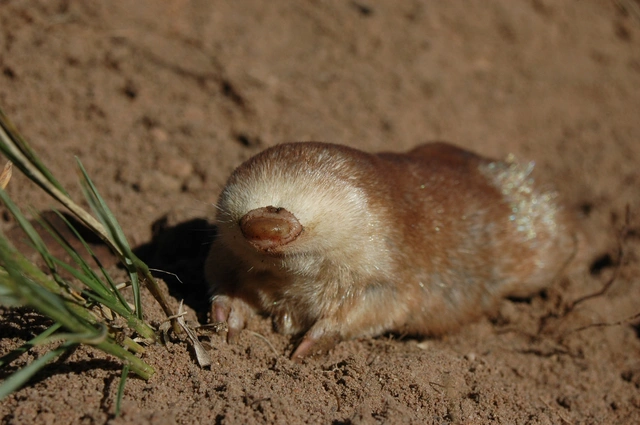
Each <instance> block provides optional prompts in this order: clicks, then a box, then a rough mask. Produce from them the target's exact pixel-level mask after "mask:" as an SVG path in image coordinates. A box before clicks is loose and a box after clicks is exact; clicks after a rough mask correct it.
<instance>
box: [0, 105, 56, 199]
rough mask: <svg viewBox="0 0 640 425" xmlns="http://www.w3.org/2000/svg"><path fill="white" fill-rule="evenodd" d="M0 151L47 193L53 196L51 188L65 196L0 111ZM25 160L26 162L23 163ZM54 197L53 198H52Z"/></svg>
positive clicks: (53, 178)
mask: <svg viewBox="0 0 640 425" xmlns="http://www.w3.org/2000/svg"><path fill="white" fill-rule="evenodd" d="M0 141H2V142H3V143H0V151H1V152H2V153H3V154H4V155H5V156H6V157H7V158H8V159H9V160H10V161H11V162H13V163H14V164H15V165H16V166H17V167H18V168H19V169H20V171H22V172H23V173H24V174H25V175H26V176H27V177H29V178H30V179H31V180H33V181H34V182H36V183H37V184H38V185H39V186H40V187H42V189H44V190H45V191H46V192H47V193H49V194H50V195H52V196H54V194H53V193H52V192H51V187H53V188H55V189H56V190H57V191H59V192H60V193H62V194H64V195H67V192H66V191H65V190H64V188H63V187H62V185H61V184H60V183H59V182H58V181H57V180H56V178H55V177H54V176H53V174H51V172H50V171H49V169H48V168H47V167H46V166H45V165H44V164H43V163H42V162H41V161H40V160H39V159H38V156H37V155H36V154H35V152H33V150H32V149H31V147H30V146H29V145H28V144H27V142H26V141H25V140H24V139H23V138H22V136H21V135H20V133H19V132H18V130H17V129H16V128H15V126H14V125H13V123H12V122H11V121H10V120H9V118H8V117H7V116H6V115H5V114H4V112H2V110H0ZM25 159H26V160H27V161H25ZM67 196H68V195H67ZM54 197H55V196H54Z"/></svg>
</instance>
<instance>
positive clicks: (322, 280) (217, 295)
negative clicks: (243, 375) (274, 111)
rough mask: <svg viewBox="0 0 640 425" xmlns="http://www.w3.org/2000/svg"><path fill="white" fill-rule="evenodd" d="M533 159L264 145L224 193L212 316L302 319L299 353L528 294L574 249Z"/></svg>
mask: <svg viewBox="0 0 640 425" xmlns="http://www.w3.org/2000/svg"><path fill="white" fill-rule="evenodd" d="M532 171H533V164H532V163H526V164H519V163H517V162H513V161H511V162H509V161H506V162H503V161H492V160H488V159H485V158H482V157H479V156H477V155H475V154H473V153H470V152H467V151H464V150H462V149H458V148H456V147H454V146H451V145H448V144H444V143H431V144H426V145H422V146H420V147H418V148H416V149H414V150H412V151H410V152H408V153H406V154H391V153H382V154H377V155H376V154H368V153H364V152H361V151H358V150H355V149H351V148H347V147H344V146H339V145H332V144H326V143H291V144H283V145H278V146H275V147H273V148H270V149H267V150H266V151H264V152H262V153H260V154H258V155H256V156H255V157H253V158H251V159H249V160H248V161H247V162H245V163H244V164H242V165H241V166H240V167H238V168H237V169H236V170H235V171H234V172H233V174H232V175H231V177H230V178H229V181H228V182H227V185H226V186H225V188H224V190H223V192H222V194H221V196H220V199H219V201H218V216H217V225H218V236H217V238H216V240H215V241H214V242H213V244H212V247H211V251H210V254H209V258H208V260H207V265H206V274H207V279H208V281H209V283H210V284H211V287H212V291H213V294H214V296H213V305H212V311H213V319H214V320H218V321H227V322H228V325H229V335H230V336H233V335H234V334H235V333H237V332H238V331H239V330H241V329H242V328H243V327H244V325H245V323H246V319H247V318H248V317H249V316H250V315H251V314H253V313H254V312H262V313H266V314H269V315H271V316H272V317H273V318H274V322H275V324H276V327H277V329H278V330H279V331H280V332H283V333H287V334H297V333H300V332H306V333H305V337H304V339H303V341H302V343H301V344H300V345H299V346H298V348H297V349H296V351H295V352H294V354H293V357H294V358H295V357H300V356H304V355H306V354H308V353H309V352H311V351H313V350H315V348H316V347H317V346H319V345H320V343H322V344H324V345H326V343H331V342H332V341H336V340H340V339H347V338H353V337H359V336H368V335H378V334H380V333H383V332H386V331H397V332H403V333H404V332H407V333H414V334H425V335H427V334H430V335H433V334H439V333H443V332H446V331H449V330H453V329H455V328H456V327H458V326H459V325H461V324H462V323H464V322H468V321H470V320H473V319H475V318H477V317H478V316H479V315H481V314H482V313H483V312H486V311H487V310H489V309H491V308H492V307H493V306H494V305H495V304H496V302H497V301H498V300H499V299H500V298H501V297H504V296H518V297H524V296H529V295H532V294H534V293H536V292H538V291H540V290H541V289H542V288H544V287H545V286H546V285H548V284H550V283H551V282H552V280H553V279H554V277H555V276H556V275H557V274H558V273H559V272H560V271H561V270H562V269H563V267H564V266H565V265H566V263H567V261H568V260H569V258H570V257H571V255H572V253H573V250H574V238H573V234H572V232H571V231H570V229H569V224H568V220H567V219H566V216H565V212H564V211H563V210H562V208H561V206H560V205H559V203H558V201H557V194H556V193H555V192H554V191H553V190H551V189H550V188H547V187H545V186H544V185H541V184H539V183H538V182H536V181H534V178H533V173H532Z"/></svg>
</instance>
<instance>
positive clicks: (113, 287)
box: [54, 210, 131, 311]
mask: <svg viewBox="0 0 640 425" xmlns="http://www.w3.org/2000/svg"><path fill="white" fill-rule="evenodd" d="M54 212H55V213H56V214H57V215H58V217H60V219H61V220H62V221H64V223H65V224H66V225H67V227H68V228H69V229H70V230H71V231H72V232H73V234H74V235H75V237H76V238H77V239H78V240H79V241H80V242H81V243H82V246H83V247H84V249H85V250H86V251H87V252H88V253H89V255H91V258H93V261H94V262H95V263H96V265H97V266H98V268H99V269H100V271H101V273H102V276H103V277H104V279H105V280H106V282H107V285H104V284H103V286H104V288H105V290H109V289H110V290H111V292H113V293H114V294H115V295H116V297H118V299H119V300H120V303H121V304H122V305H123V306H124V307H125V308H126V309H127V310H129V311H131V310H130V308H129V304H128V303H127V300H125V299H124V297H123V296H122V294H121V293H120V291H119V290H118V288H117V287H116V284H115V282H114V281H113V279H111V276H110V275H109V273H107V271H106V269H105V268H104V267H103V266H102V263H101V262H100V259H99V258H98V257H97V256H96V255H95V254H94V253H93V250H92V249H91V247H90V246H89V244H88V243H87V242H86V241H85V240H84V238H83V237H82V235H81V234H80V232H78V230H77V229H76V228H75V226H74V225H72V224H71V223H70V222H69V220H67V218H66V217H65V216H64V215H63V214H62V213H60V212H59V211H57V210H54ZM56 233H57V232H56ZM62 241H63V242H64V245H66V246H68V247H69V250H71V251H73V252H74V253H75V250H74V249H73V248H72V247H71V246H70V245H69V244H68V243H66V241H64V239H62ZM63 242H60V244H61V245H63ZM67 252H69V251H67ZM69 255H71V256H72V257H73V258H74V261H76V263H77V264H78V265H80V266H81V267H82V269H83V270H84V271H86V272H87V273H91V274H93V275H95V273H93V269H91V267H89V265H88V264H87V263H86V261H84V259H83V258H82V256H80V255H79V254H77V253H76V254H75V255H78V259H76V258H75V255H74V254H72V253H71V252H69ZM95 279H96V280H98V281H100V282H101V283H102V281H101V280H100V278H99V277H98V276H97V275H95Z"/></svg>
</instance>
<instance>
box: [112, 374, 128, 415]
mask: <svg viewBox="0 0 640 425" xmlns="http://www.w3.org/2000/svg"><path fill="white" fill-rule="evenodd" d="M128 375H129V366H127V365H124V367H123V368H122V374H121V375H120V383H119V384H118V394H117V395H116V412H115V413H116V416H120V409H121V407H122V396H123V395H124V386H125V384H126V382H127V376H128Z"/></svg>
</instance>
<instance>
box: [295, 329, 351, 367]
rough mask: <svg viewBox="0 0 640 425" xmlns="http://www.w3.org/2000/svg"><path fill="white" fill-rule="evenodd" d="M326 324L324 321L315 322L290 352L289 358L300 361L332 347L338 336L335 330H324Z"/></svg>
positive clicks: (338, 338)
mask: <svg viewBox="0 0 640 425" xmlns="http://www.w3.org/2000/svg"><path fill="white" fill-rule="evenodd" d="M326 326H327V324H326V323H324V324H323V323H321V322H318V323H316V324H315V325H314V326H313V327H312V328H311V329H310V330H309V332H307V333H306V334H305V336H304V338H303V339H302V342H301V343H300V345H298V347H296V349H295V350H294V352H293V354H291V360H293V361H294V362H300V361H301V360H302V359H303V358H304V357H307V356H312V355H314V354H317V353H324V352H327V351H329V350H330V349H331V348H333V347H334V346H335V345H336V344H337V343H338V341H340V336H339V335H338V334H337V333H336V332H327V331H325V328H326Z"/></svg>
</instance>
